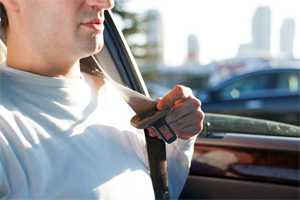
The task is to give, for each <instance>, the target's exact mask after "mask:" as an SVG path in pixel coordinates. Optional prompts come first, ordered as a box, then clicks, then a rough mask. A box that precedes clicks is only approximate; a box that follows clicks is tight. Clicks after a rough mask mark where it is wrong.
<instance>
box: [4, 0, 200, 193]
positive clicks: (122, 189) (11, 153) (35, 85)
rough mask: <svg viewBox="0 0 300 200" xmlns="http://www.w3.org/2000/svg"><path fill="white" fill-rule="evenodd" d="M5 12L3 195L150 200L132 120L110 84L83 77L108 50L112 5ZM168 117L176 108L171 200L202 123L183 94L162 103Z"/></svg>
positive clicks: (59, 2) (24, 4) (42, 5)
mask: <svg viewBox="0 0 300 200" xmlns="http://www.w3.org/2000/svg"><path fill="white" fill-rule="evenodd" d="M0 2H1V4H2V6H4V7H3V8H4V11H5V13H6V15H2V17H1V22H2V25H3V27H4V28H5V31H4V32H5V38H6V45H7V60H6V64H4V65H3V66H2V67H1V69H0V150H1V151H0V194H2V196H4V197H7V198H29V199H31V198H33V199H44V198H50V199H52V198H55V199H56V198H79V199H91V198H92V199H94V198H96V199H97V198H102V199H153V198H154V194H153V188H152V185H151V179H150V177H149V166H148V163H147V154H146V153H145V152H146V149H145V139H144V137H143V135H142V134H141V133H140V132H138V131H137V130H136V129H134V128H133V127H132V126H131V125H130V123H129V121H130V118H131V117H132V116H133V115H134V113H133V111H132V110H131V109H130V107H129V106H128V105H127V104H126V103H125V102H124V100H123V99H122V98H121V97H120V95H119V94H118V92H117V91H115V89H114V87H113V86H111V84H110V83H109V82H107V81H105V80H104V79H103V80H101V81H100V82H97V83H96V82H94V81H93V80H94V79H93V78H92V77H91V75H88V74H85V73H82V72H81V71H80V66H79V60H80V59H81V58H84V57H87V56H90V55H92V54H95V53H97V52H99V51H100V50H101V49H102V47H103V29H104V26H103V21H104V11H105V10H108V9H111V8H112V7H113V5H114V2H113V0H73V1H70V0H51V1H45V0H26V1H24V0H0ZM6 17H7V19H6ZM165 107H172V112H171V113H170V114H169V115H168V116H167V118H166V121H167V122H168V124H169V125H170V126H171V127H172V128H173V130H174V131H175V132H176V134H177V136H178V137H179V139H178V140H177V141H175V142H174V143H173V144H171V145H167V157H168V162H169V177H170V193H171V197H172V198H177V197H178V195H179V194H180V191H181V189H182V186H183V184H184V181H185V179H186V176H187V173H188V169H189V165H190V160H191V156H192V152H193V143H194V141H195V137H196V135H197V133H199V132H200V131H201V130H202V122H203V118H204V114H203V112H202V111H201V108H200V102H199V100H197V99H196V98H195V97H194V96H193V95H192V93H191V90H190V89H188V88H186V87H183V86H176V87H174V89H173V90H171V91H170V92H169V93H168V94H167V95H166V96H165V97H163V98H162V99H161V100H160V101H159V102H158V104H157V108H158V109H164V108H165ZM111 113H113V115H112V114H111ZM120 114H121V115H122V116H121V115H120ZM152 135H153V136H154V137H156V136H155V133H154V134H153V133H152Z"/></svg>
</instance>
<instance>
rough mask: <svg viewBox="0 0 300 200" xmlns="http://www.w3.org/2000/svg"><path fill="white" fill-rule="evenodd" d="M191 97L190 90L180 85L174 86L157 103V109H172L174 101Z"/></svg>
mask: <svg viewBox="0 0 300 200" xmlns="http://www.w3.org/2000/svg"><path fill="white" fill-rule="evenodd" d="M191 95H193V93H192V90H191V89H190V88H188V87H185V86H182V85H176V86H175V87H174V88H173V89H172V90H171V91H170V92H169V93H168V94H167V95H166V96H164V97H163V98H162V99H161V100H160V101H158V104H157V109H158V110H163V109H167V108H172V106H173V105H174V104H175V102H176V101H178V100H179V101H180V100H181V101H182V99H185V98H188V97H189V96H191Z"/></svg>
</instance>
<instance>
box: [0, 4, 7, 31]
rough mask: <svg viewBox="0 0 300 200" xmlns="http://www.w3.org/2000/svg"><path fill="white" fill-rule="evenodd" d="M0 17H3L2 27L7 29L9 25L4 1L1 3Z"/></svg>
mask: <svg viewBox="0 0 300 200" xmlns="http://www.w3.org/2000/svg"><path fill="white" fill-rule="evenodd" d="M0 19H1V28H4V29H6V28H7V26H8V18H7V14H6V10H5V7H4V5H3V4H2V3H0Z"/></svg>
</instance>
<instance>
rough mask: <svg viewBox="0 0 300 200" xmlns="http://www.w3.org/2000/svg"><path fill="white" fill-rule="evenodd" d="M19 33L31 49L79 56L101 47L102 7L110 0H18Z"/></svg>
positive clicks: (110, 6) (111, 3)
mask: <svg viewBox="0 0 300 200" xmlns="http://www.w3.org/2000/svg"><path fill="white" fill-rule="evenodd" d="M19 2H20V3H19V4H20V19H21V22H22V24H21V27H22V28H21V29H19V30H20V31H19V33H18V34H19V35H20V36H21V37H24V39H27V40H30V41H29V42H30V44H31V45H32V48H33V50H34V51H40V52H41V53H44V54H49V55H56V54H57V56H62V55H63V56H69V57H72V58H73V59H74V58H75V59H79V58H82V57H86V56H89V55H91V54H94V53H96V52H99V51H100V50H101V49H102V47H103V29H104V24H103V20H104V10H107V9H110V8H112V6H113V4H114V2H113V0H19Z"/></svg>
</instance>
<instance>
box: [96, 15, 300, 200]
mask: <svg viewBox="0 0 300 200" xmlns="http://www.w3.org/2000/svg"><path fill="white" fill-rule="evenodd" d="M105 28H106V29H105V48H104V50H103V51H102V52H101V53H100V54H98V55H96V57H97V59H98V61H99V62H100V64H101V65H102V66H103V67H104V68H105V70H106V71H107V72H108V73H109V74H110V75H111V76H112V77H113V78H114V79H115V80H117V81H119V82H120V83H122V84H124V85H126V86H128V87H130V88H132V89H134V90H136V91H139V92H141V93H144V94H147V90H146V86H145V84H144V81H143V78H142V76H141V74H140V71H139V69H138V66H137V65H136V63H135V60H134V58H133V56H132V54H131V52H130V50H129V48H128V46H127V45H126V41H125V40H124V38H123V36H122V33H121V32H120V31H118V29H117V28H116V26H115V24H114V21H113V19H112V18H111V15H110V13H108V12H107V13H106V22H105ZM261 127H264V128H261ZM270 127H271V128H270ZM261 129H263V130H267V131H265V132H264V131H262V130H261ZM299 136H300V132H299V127H296V126H289V125H288V126H285V125H282V126H280V124H278V123H270V122H265V121H256V120H254V119H244V118H241V117H233V118H226V116H225V117H224V116H222V115H211V114H209V113H207V119H206V122H205V131H204V132H203V133H202V134H200V135H199V138H198V139H197V141H196V144H195V152H194V157H193V162H192V165H191V171H190V175H189V178H188V180H187V183H186V185H185V188H184V190H183V192H182V195H181V197H182V198H188V199H191V198H193V199H194V198H201V199H224V198H239V199H241V198H269V199H282V198H288V199H298V198H299V183H300V178H299V174H300V171H299V169H300V166H299V156H300V155H299V154H300V151H299V145H300V139H299Z"/></svg>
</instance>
